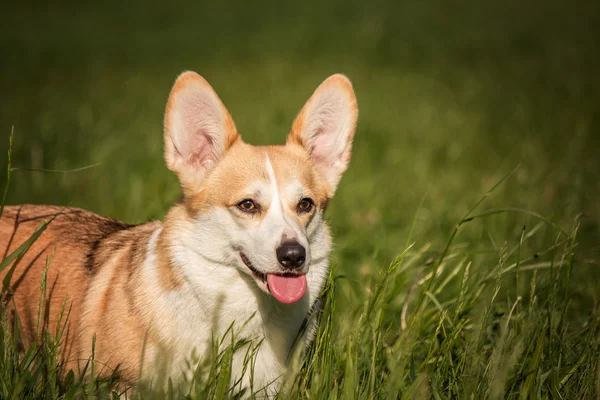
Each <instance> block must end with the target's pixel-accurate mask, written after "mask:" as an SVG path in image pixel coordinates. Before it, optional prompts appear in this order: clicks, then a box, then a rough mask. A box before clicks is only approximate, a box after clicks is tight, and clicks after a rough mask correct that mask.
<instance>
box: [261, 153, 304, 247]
mask: <svg viewBox="0 0 600 400" xmlns="http://www.w3.org/2000/svg"><path fill="white" fill-rule="evenodd" d="M265 158H266V167H267V173H268V174H269V181H270V182H271V206H270V207H269V212H268V214H269V215H270V216H271V218H274V219H275V220H277V221H278V222H280V223H282V225H283V226H282V228H283V229H282V231H281V237H282V240H290V239H294V238H297V237H298V233H297V231H296V229H294V227H293V226H294V224H293V222H291V221H289V220H288V219H287V218H286V217H285V213H284V208H283V203H282V201H281V196H280V194H279V188H278V187H277V178H276V177H275V171H274V170H273V165H272V164H271V160H270V159H269V155H268V154H266V153H265Z"/></svg>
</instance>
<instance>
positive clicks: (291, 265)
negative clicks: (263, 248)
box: [276, 240, 306, 269]
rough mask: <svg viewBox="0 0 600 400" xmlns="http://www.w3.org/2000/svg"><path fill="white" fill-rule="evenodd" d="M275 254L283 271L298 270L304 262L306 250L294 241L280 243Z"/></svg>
mask: <svg viewBox="0 0 600 400" xmlns="http://www.w3.org/2000/svg"><path fill="white" fill-rule="evenodd" d="M276 253H277V261H279V264H281V266H282V267H283V268H285V269H297V268H300V267H301V266H302V265H304V261H305V260H306V249H305V248H304V246H302V245H301V244H300V243H298V242H297V241H295V240H294V241H288V242H284V243H282V244H281V246H279V247H278V248H277V250H276Z"/></svg>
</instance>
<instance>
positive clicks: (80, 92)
mask: <svg viewBox="0 0 600 400" xmlns="http://www.w3.org/2000/svg"><path fill="white" fill-rule="evenodd" d="M217 3H218V2H217ZM217 3H214V4H205V5H204V4H200V3H198V4H196V5H193V6H192V5H185V6H184V5H182V4H177V3H176V2H175V3H173V4H172V5H161V6H158V5H155V4H144V5H143V6H135V5H133V4H130V5H129V6H125V5H123V4H118V5H117V4H111V3H110V2H105V3H102V4H100V3H98V4H97V5H83V4H78V5H76V4H70V2H69V1H60V2H58V3H56V4H54V3H53V5H52V6H38V8H36V9H34V10H32V9H30V7H28V6H27V4H23V5H20V4H15V5H13V6H11V7H13V8H11V9H8V10H7V11H8V13H9V14H10V15H12V16H14V18H7V19H6V20H5V21H4V22H3V24H2V25H1V26H0V44H1V45H2V49H3V61H2V67H3V68H0V84H1V87H2V88H3V101H2V106H1V107H0V130H1V131H2V132H5V133H6V136H5V139H3V140H1V141H0V150H2V154H6V152H5V150H3V149H5V148H6V147H5V146H8V144H9V140H8V135H9V134H10V133H11V126H13V125H14V126H15V128H14V138H13V141H12V143H13V152H12V156H11V160H10V163H11V164H12V165H11V166H9V171H11V173H12V176H11V177H10V186H6V187H8V191H7V198H6V199H7V200H6V201H7V204H19V203H48V204H58V205H69V206H78V207H83V208H86V209H90V210H92V211H95V212H98V213H101V214H103V215H108V216H111V217H115V218H119V219H123V220H125V221H127V222H131V223H139V222H144V221H147V220H150V219H157V218H162V216H163V215H164V214H165V212H166V210H167V209H168V207H169V206H170V205H171V204H172V203H173V202H175V201H176V200H177V198H178V197H179V195H180V189H179V186H178V183H177V180H176V177H175V176H174V175H172V174H171V173H170V172H169V171H168V170H167V169H166V167H165V166H164V162H163V160H162V118H163V116H164V103H165V101H166V97H167V94H168V90H169V88H170V86H171V84H172V83H173V81H174V79H175V76H176V75H177V74H178V73H179V72H181V71H183V70H185V69H193V70H196V71H197V72H199V73H200V74H202V75H203V76H204V77H205V78H207V80H208V81H209V82H210V83H211V84H212V85H213V86H214V88H215V90H216V91H217V92H218V93H219V95H220V96H221V98H222V100H223V101H224V103H225V105H226V106H227V107H228V108H229V110H230V111H231V113H232V115H233V117H234V119H235V121H236V124H237V126H238V128H239V129H240V131H241V133H242V136H243V138H244V139H245V140H246V141H248V142H250V143H252V144H270V143H283V142H284V140H285V135H286V134H287V132H288V130H289V127H290V126H291V123H292V121H293V118H294V116H295V113H296V112H297V111H298V110H299V109H300V107H301V106H302V104H303V103H304V102H305V101H306V100H307V99H308V97H309V96H310V94H311V93H312V91H313V90H314V88H315V87H316V86H317V85H318V84H319V83H320V82H321V81H322V80H323V79H325V78H326V77H327V76H328V75H329V74H332V73H336V72H342V73H345V74H347V75H348V76H349V77H350V79H351V80H352V82H353V84H354V88H355V90H356V94H357V98H358V103H359V109H360V116H359V125H358V130H357V134H356V140H355V143H354V149H353V150H354V151H353V158H352V161H351V164H350V168H349V170H348V171H347V173H346V174H345V176H344V178H343V179H342V181H341V184H340V187H339V189H338V192H337V193H336V196H335V198H334V199H333V201H332V203H331V205H330V207H329V209H328V220H329V223H330V225H331V226H332V231H333V234H334V238H335V240H334V244H335V246H334V251H333V254H332V261H333V264H334V269H333V272H332V276H331V279H330V286H329V290H328V291H327V292H326V295H325V297H324V299H323V300H324V304H325V307H324V311H323V314H322V315H321V318H322V324H321V328H320V330H319V332H318V335H317V340H316V342H315V343H314V345H313V346H312V347H311V348H310V349H309V351H308V354H307V355H306V357H300V356H298V358H295V359H294V360H293V361H292V362H291V365H292V367H291V371H290V376H289V377H288V378H289V380H290V382H291V384H290V386H289V388H287V389H286V390H289V391H286V393H285V395H284V396H282V397H283V398H373V397H375V398H398V397H401V398H407V399H411V398H418V397H421V398H432V397H433V398H436V399H445V398H504V397H509V398H515V399H516V398H523V399H524V398H528V397H529V398H533V397H536V396H537V397H541V398H564V399H572V398H576V399H579V398H597V397H598V396H599V395H600V394H599V393H600V368H599V367H600V366H599V365H598V359H599V358H600V343H599V337H600V335H599V332H598V321H599V320H598V317H599V298H598V293H599V290H598V288H599V286H598V282H599V281H600V280H599V279H600V274H599V273H598V271H599V270H598V262H599V261H598V259H599V258H598V250H599V248H598V238H599V237H600V231H599V222H600V209H599V206H600V203H598V200H597V199H598V197H599V196H600V161H599V158H598V149H599V148H600V141H599V138H600V136H598V134H597V133H598V131H599V129H600V125H599V123H600V121H599V120H598V118H597V116H598V115H600V114H599V112H600V100H599V99H600V80H599V75H598V74H597V71H598V70H600V56H598V54H600V49H599V48H598V42H597V41H596V40H594V37H595V36H594V35H593V34H592V33H593V32H595V30H594V29H595V27H596V26H599V25H600V22H599V21H598V17H597V16H598V15H600V13H598V12H597V11H598V4H597V2H591V1H590V2H586V1H580V2H578V3H577V5H576V6H573V5H572V4H570V3H568V2H565V1H550V2H541V1H537V0H533V1H530V2H526V3H523V2H517V1H513V0H509V1H503V2H488V3H486V4H485V5H484V4H483V3H481V2H477V1H474V0H473V1H466V2H461V4H456V3H455V2H443V1H433V2H426V3H423V2H408V3H407V2H397V3H394V4H392V3H387V2H377V1H375V2H369V3H368V4H367V3H364V2H359V1H348V2H330V3H328V2H326V3H323V2H317V1H308V2H305V4H304V6H305V7H301V8H300V7H290V8H281V7H263V6H259V5H256V4H253V3H242V2H240V3H239V4H232V3H227V4H225V3H223V4H221V3H218V4H217ZM115 10H118V11H115ZM4 50H6V51H4ZM7 161H8V159H7V158H0V165H6V164H7ZM90 166H93V167H91V168H87V169H82V168H86V167H90ZM517 166H518V168H516V167H517ZM515 168H516V170H515ZM3 170H4V169H3ZM511 171H514V173H512V174H510V173H511ZM509 174H510V176H509V177H508V178H507V179H506V180H504V181H503V182H502V184H501V185H500V186H499V187H497V189H496V190H494V191H493V193H491V194H490V195H489V196H487V197H486V198H485V201H483V202H482V203H481V204H479V205H478V207H477V209H476V210H475V211H474V212H473V213H470V214H467V213H468V212H469V210H471V208H472V207H473V205H475V204H477V203H478V201H479V200H480V199H481V198H482V196H484V195H485V193H487V192H488V191H489V190H490V189H491V188H492V187H494V185H496V184H497V183H498V182H500V181H501V180H502V178H503V177H505V176H507V175H509ZM5 176H6V175H3V176H2V177H1V178H0V182H3V183H6V179H5ZM4 187H5V186H3V187H2V188H1V189H2V190H4ZM2 193H4V192H2ZM465 215H467V217H465ZM473 217H474V218H473ZM471 218H473V219H471ZM15 259H16V255H15V256H13V258H12V259H10V260H9V261H6V260H5V261H3V263H2V264H1V265H2V266H3V267H4V268H10V267H11V266H12V262H14V260H15ZM40 284H41V285H42V286H41V288H43V284H42V283H40ZM8 332H9V330H8V327H7V326H6V324H5V325H3V329H2V330H1V332H0V333H1V334H2V335H3V336H2V341H1V342H2V343H3V344H2V346H4V347H2V349H0V367H1V368H0V397H2V398H10V397H14V396H16V397H26V396H29V397H44V396H45V397H58V396H61V395H62V396H64V397H65V398H72V397H78V396H82V395H83V394H87V395H91V394H94V393H95V394H97V393H100V392H102V393H103V394H104V395H107V394H108V393H110V391H111V390H112V389H111V388H113V386H111V385H112V384H113V382H111V381H110V380H109V382H102V383H98V384H96V383H93V382H94V380H93V379H92V380H90V382H92V383H90V382H86V381H84V380H80V378H79V377H78V376H77V375H75V374H73V375H69V376H68V377H67V378H66V379H64V380H61V379H59V378H58V377H57V375H54V374H53V373H49V372H48V371H50V370H54V369H55V367H56V366H57V365H56V362H55V361H53V360H52V357H53V355H56V354H57V346H58V342H56V339H54V341H52V340H49V341H45V342H44V345H43V346H42V347H39V348H38V347H36V348H35V349H34V350H30V352H29V353H27V352H26V353H25V354H26V356H25V358H19V357H18V356H17V354H16V350H15V347H14V346H15V342H14V338H11V337H10V336H9V335H8ZM52 334H55V333H52ZM220 340H222V338H214V341H215V343H218V342H219V341H220ZM225 343H227V344H229V343H230V342H228V341H225V342H224V343H223V347H222V348H215V349H213V353H212V354H211V356H210V357H209V359H207V360H204V362H203V363H201V365H202V367H201V368H200V370H199V373H198V377H197V379H195V380H194V382H193V385H192V386H191V387H188V388H185V392H186V393H190V395H191V397H193V398H210V397H216V398H221V397H228V396H230V395H231V392H228V391H227V390H228V389H223V386H222V383H219V382H223V381H224V378H222V377H221V376H222V375H220V374H221V372H220V369H219V368H218V365H219V364H223V363H225V364H226V363H227V360H228V359H229V354H230V353H227V351H228V350H226V348H227V346H226V345H225ZM233 345H234V346H235V345H236V343H234V344H233ZM46 346H47V347H46ZM217 347H218V346H217ZM25 361H27V362H26V363H25V364H24V362H25ZM36 371H38V372H36ZM166 387H167V389H166V390H167V391H169V390H172V393H173V395H174V396H175V393H176V392H178V390H179V388H177V387H172V389H169V385H168V384H167V385H166ZM125 389H126V388H123V387H117V386H114V390H115V393H121V392H122V391H123V390H125ZM154 390H157V387H156V386H152V387H151V388H147V387H145V388H144V389H143V390H142V391H141V392H142V393H143V394H145V395H146V396H148V397H151V396H152V395H153V394H154V395H156V394H157V393H156V392H154ZM177 396H179V394H177ZM177 396H175V397H177Z"/></svg>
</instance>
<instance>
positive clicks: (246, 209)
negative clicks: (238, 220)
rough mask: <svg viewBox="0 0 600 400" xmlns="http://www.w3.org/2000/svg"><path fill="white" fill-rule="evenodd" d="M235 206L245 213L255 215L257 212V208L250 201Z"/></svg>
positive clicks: (243, 201)
mask: <svg viewBox="0 0 600 400" xmlns="http://www.w3.org/2000/svg"><path fill="white" fill-rule="evenodd" d="M237 206H238V208H239V209H240V210H242V211H244V212H247V213H255V212H257V211H258V206H257V205H256V203H255V202H254V201H252V200H250V199H246V200H242V201H240V202H239V203H238V205H237Z"/></svg>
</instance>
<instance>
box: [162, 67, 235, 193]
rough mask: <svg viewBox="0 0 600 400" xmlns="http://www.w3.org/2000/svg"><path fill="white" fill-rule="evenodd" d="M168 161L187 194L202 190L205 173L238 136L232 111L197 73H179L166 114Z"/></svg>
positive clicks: (166, 156)
mask: <svg viewBox="0 0 600 400" xmlns="http://www.w3.org/2000/svg"><path fill="white" fill-rule="evenodd" d="M164 136H165V161H166V163H167V167H169V169H170V170H171V171H173V172H175V173H176V174H177V176H178V177H179V181H180V182H181V186H182V187H183V190H184V193H192V192H194V191H197V190H199V189H200V187H201V184H202V181H203V180H204V177H205V176H206V174H207V173H208V172H209V171H210V170H211V169H212V168H214V166H215V165H216V164H217V163H218V162H219V160H220V159H221V157H222V156H223V154H225V152H226V151H227V149H229V148H230V147H231V145H232V144H233V143H235V141H236V140H237V139H238V138H239V134H238V132H237V129H236V127H235V124H234V122H233V119H232V118H231V115H229V112H228V111H227V109H226V108H225V106H224V105H223V103H222V102H221V99H219V96H217V94H216V93H215V91H214V90H213V88H212V87H211V86H210V84H209V83H208V82H207V81H206V80H205V79H204V78H202V77H201V76H200V75H198V74H197V73H195V72H184V73H183V74H181V75H179V77H178V78H177V80H176V81H175V84H174V85H173V89H171V94H170V95H169V101H168V102H167V110H166V114H165V132H164Z"/></svg>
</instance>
